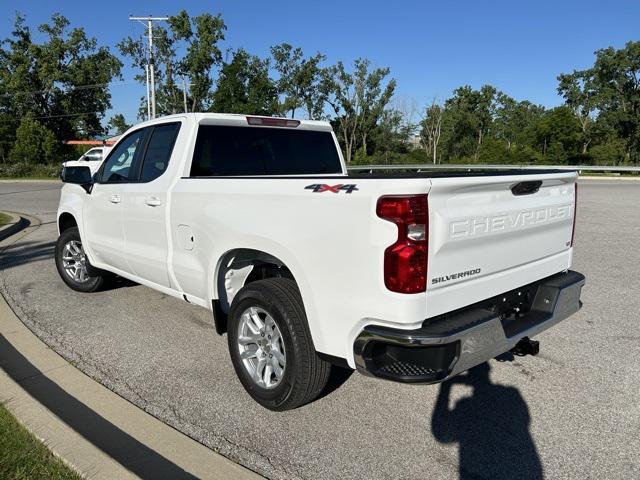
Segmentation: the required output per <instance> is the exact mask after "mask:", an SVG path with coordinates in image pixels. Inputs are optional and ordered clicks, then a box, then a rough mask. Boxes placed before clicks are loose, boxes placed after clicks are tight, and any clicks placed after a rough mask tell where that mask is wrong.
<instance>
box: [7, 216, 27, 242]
mask: <svg viewBox="0 0 640 480" xmlns="http://www.w3.org/2000/svg"><path fill="white" fill-rule="evenodd" d="M2 213H6V214H7V215H9V216H10V217H11V221H10V222H9V223H8V224H7V225H4V226H2V227H0V242H1V241H3V240H5V239H7V238H9V237H10V236H11V235H14V234H16V233H18V232H19V231H20V230H22V229H24V228H27V227H28V226H29V224H30V222H29V220H27V219H26V218H25V217H23V216H20V215H18V214H16V213H13V212H5V211H4V210H3V211H2Z"/></svg>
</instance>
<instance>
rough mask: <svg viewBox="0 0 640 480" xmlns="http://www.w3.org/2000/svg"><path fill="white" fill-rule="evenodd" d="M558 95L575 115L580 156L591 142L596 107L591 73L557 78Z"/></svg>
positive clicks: (586, 72)
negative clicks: (578, 128) (593, 114)
mask: <svg viewBox="0 0 640 480" xmlns="http://www.w3.org/2000/svg"><path fill="white" fill-rule="evenodd" d="M558 82H559V85H558V93H559V94H560V95H562V96H563V97H564V99H565V102H566V104H567V105H568V106H569V107H571V109H572V110H573V112H574V113H575V115H576V117H577V119H578V121H579V122H580V128H581V129H582V154H586V153H587V149H588V148H589V144H590V143H591V141H592V132H593V128H592V126H593V119H592V118H591V114H592V112H593V111H594V110H595V109H596V107H597V101H598V98H597V97H598V93H597V90H596V88H595V85H594V84H595V82H594V80H593V75H592V72H591V71H589V70H583V71H578V70H576V71H574V72H573V73H570V74H564V73H563V74H561V75H559V76H558Z"/></svg>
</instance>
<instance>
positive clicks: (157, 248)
mask: <svg viewBox="0 0 640 480" xmlns="http://www.w3.org/2000/svg"><path fill="white" fill-rule="evenodd" d="M179 130H180V122H172V123H164V124H158V125H154V126H152V127H149V133H148V136H147V140H146V148H145V149H144V153H143V155H141V161H140V163H139V165H138V181H137V182H135V183H130V184H127V185H125V186H124V189H123V194H122V197H123V217H122V219H123V226H124V250H123V251H124V255H125V257H126V259H127V263H128V264H129V266H130V268H131V270H132V273H133V274H134V275H136V276H138V277H140V278H143V279H145V280H148V281H150V282H153V283H156V284H158V285H162V286H165V287H170V281H169V274H168V268H167V255H168V252H169V246H168V237H167V208H168V205H167V192H168V191H169V187H170V184H171V182H172V180H173V179H174V177H175V175H172V174H171V173H170V172H168V173H165V172H166V170H167V168H168V166H169V161H170V160H171V154H172V151H173V146H174V144H175V141H176V138H177V136H178V131H179Z"/></svg>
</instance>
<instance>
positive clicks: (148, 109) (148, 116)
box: [144, 64, 151, 120]
mask: <svg viewBox="0 0 640 480" xmlns="http://www.w3.org/2000/svg"><path fill="white" fill-rule="evenodd" d="M144 71H145V73H146V74H147V120H151V96H150V92H149V64H146V65H145V66H144Z"/></svg>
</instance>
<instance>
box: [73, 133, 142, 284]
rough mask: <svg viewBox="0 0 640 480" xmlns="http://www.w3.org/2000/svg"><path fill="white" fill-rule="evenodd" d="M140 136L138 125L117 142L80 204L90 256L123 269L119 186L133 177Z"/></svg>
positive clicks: (127, 268)
mask: <svg viewBox="0 0 640 480" xmlns="http://www.w3.org/2000/svg"><path fill="white" fill-rule="evenodd" d="M144 138H145V129H141V130H136V131H134V132H132V133H130V134H129V135H127V136H126V137H125V138H124V139H123V140H122V141H121V142H120V143H118V145H117V146H116V147H115V149H114V150H113V151H112V152H111V154H110V155H109V157H108V158H107V159H106V160H105V162H104V165H103V167H102V168H101V169H100V171H99V172H98V173H97V175H96V183H95V184H94V187H93V190H92V191H91V195H87V196H86V197H85V204H84V206H83V215H82V216H83V224H84V230H85V234H86V237H87V239H88V242H85V243H86V245H88V250H89V253H90V254H91V257H92V259H93V260H94V262H97V263H101V264H105V265H107V266H109V267H114V268H117V269H119V270H123V271H125V272H129V271H130V269H129V267H128V265H127V263H126V260H125V257H124V255H123V250H124V230H123V225H122V206H123V205H122V200H123V188H124V187H125V185H126V184H127V183H128V182H131V181H132V180H133V176H134V175H135V171H136V164H137V161H138V157H139V155H140V150H141V148H142V144H143V140H144Z"/></svg>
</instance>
